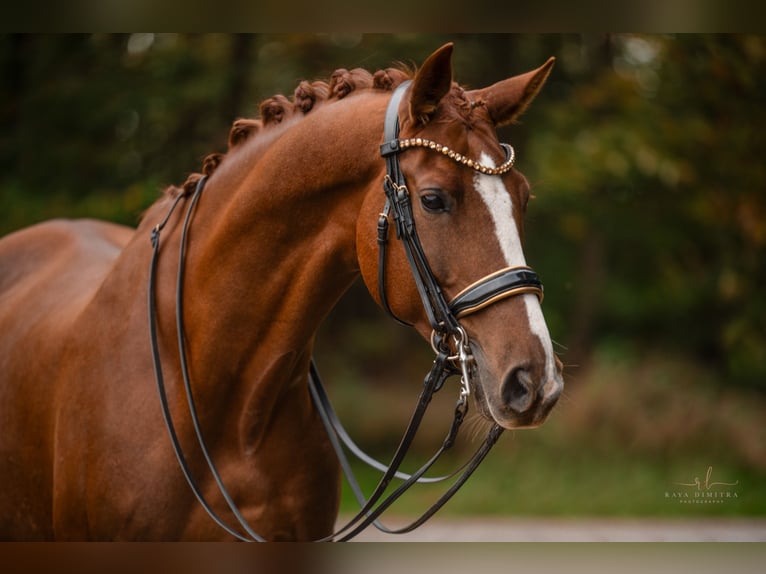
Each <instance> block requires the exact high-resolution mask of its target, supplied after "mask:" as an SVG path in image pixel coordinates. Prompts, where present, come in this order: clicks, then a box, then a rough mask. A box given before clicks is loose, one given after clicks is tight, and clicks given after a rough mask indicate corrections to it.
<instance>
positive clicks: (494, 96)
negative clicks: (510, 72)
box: [466, 58, 556, 126]
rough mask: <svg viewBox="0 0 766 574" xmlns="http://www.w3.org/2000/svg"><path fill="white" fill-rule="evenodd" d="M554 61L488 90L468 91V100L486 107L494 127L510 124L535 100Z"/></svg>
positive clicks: (553, 59) (503, 81)
mask: <svg viewBox="0 0 766 574" xmlns="http://www.w3.org/2000/svg"><path fill="white" fill-rule="evenodd" d="M555 61H556V58H549V59H548V61H547V62H545V64H543V65H542V66H540V67H539V68H537V69H536V70H533V71H531V72H527V73H526V74H521V75H520V76H514V77H513V78H508V79H507V80H502V81H500V82H497V83H496V84H492V85H491V86H489V87H488V88H483V89H481V90H473V91H470V92H468V93H467V94H466V95H467V96H468V98H469V99H471V100H474V101H475V102H477V103H479V102H482V103H483V104H484V105H485V106H486V108H487V111H489V116H490V118H491V119H492V122H493V123H494V124H495V125H496V126H504V125H506V124H510V123H511V122H513V121H515V120H516V119H517V118H518V117H519V116H520V115H521V114H523V113H524V110H526V109H527V107H528V106H529V104H530V103H532V100H534V99H535V96H537V94H538V93H539V92H540V90H541V89H542V87H543V84H545V80H547V79H548V76H549V75H550V73H551V70H552V69H553V64H554V62H555Z"/></svg>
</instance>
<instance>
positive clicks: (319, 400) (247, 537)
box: [148, 82, 542, 542]
mask: <svg viewBox="0 0 766 574" xmlns="http://www.w3.org/2000/svg"><path fill="white" fill-rule="evenodd" d="M407 85H409V82H405V83H403V84H402V85H400V86H399V87H398V88H397V89H396V90H395V91H394V94H393V95H392V97H391V100H390V102H389V105H388V110H387V112H386V120H385V130H384V132H385V143H384V144H383V145H382V146H381V154H382V156H383V157H384V158H385V159H386V166H387V175H386V178H385V181H384V185H383V187H384V191H385V195H386V206H385V208H384V211H383V213H382V214H381V218H380V220H379V222H378V242H379V245H380V260H379V282H380V284H379V285H380V297H381V303H382V304H383V307H384V308H385V309H386V310H387V311H388V312H389V313H390V314H391V315H392V316H393V317H394V318H396V316H395V315H394V313H393V312H392V311H391V309H390V307H389V305H388V302H387V300H386V296H385V260H386V256H385V253H386V251H385V248H386V244H387V235H388V219H389V215H391V217H392V219H393V221H394V223H395V226H396V235H397V238H398V239H400V240H401V241H402V244H403V246H404V250H405V253H406V255H407V259H408V261H409V264H410V268H411V270H412V273H413V277H414V278H415V283H416V285H417V288H418V292H419V294H420V297H421V299H422V301H423V307H424V309H425V312H426V315H427V316H428V321H429V323H430V325H431V327H432V329H433V334H432V337H431V344H432V347H433V348H434V352H435V353H436V357H435V359H434V363H433V366H432V368H431V370H430V371H429V373H428V374H427V375H426V377H425V379H424V381H423V386H422V389H421V392H420V395H419V397H418V400H417V403H416V406H415V409H414V411H413V414H412V416H411V418H410V421H409V423H408V425H407V428H406V429H405V431H404V434H403V436H402V439H401V441H400V443H399V446H398V447H397V449H396V452H395V453H394V455H393V457H392V460H391V462H390V463H389V464H388V465H383V464H381V463H378V462H377V461H374V460H372V459H370V457H368V456H367V455H364V453H361V454H360V453H359V449H358V447H357V446H356V445H355V444H354V443H353V441H351V439H350V438H349V437H348V434H347V433H346V431H345V429H344V428H343V426H342V425H341V423H340V421H339V420H338V418H337V416H336V414H335V412H334V410H333V408H332V405H331V404H330V401H329V398H328V397H327V393H326V391H325V390H324V386H323V384H322V382H321V379H320V377H319V373H318V371H317V369H316V366H315V364H314V361H313V359H312V361H311V364H310V370H309V391H310V393H311V396H312V399H313V401H314V403H315V406H316V408H317V411H318V413H319V415H320V418H321V419H322V422H323V423H324V425H325V428H326V429H327V432H328V436H329V439H330V442H331V443H332V445H333V447H334V448H335V451H336V454H337V456H338V459H339V461H340V464H341V466H342V468H343V471H344V473H345V474H346V477H347V479H348V482H349V484H350V486H351V488H352V490H353V491H354V494H355V496H356V497H357V499H358V501H359V504H360V506H361V510H360V511H359V512H358V513H357V514H356V515H355V516H354V517H353V518H352V519H351V520H350V521H349V522H348V523H347V524H346V525H345V526H344V527H343V528H341V529H340V530H338V531H336V532H335V533H333V534H332V535H330V536H328V537H326V538H323V539H321V540H320V541H330V540H335V539H337V540H339V541H346V540H350V539H351V538H353V537H354V536H356V535H357V534H359V533H360V532H362V531H363V530H364V529H365V528H367V527H368V526H369V525H370V524H374V525H375V526H376V527H377V528H378V529H380V530H382V531H384V532H387V533H390V534H402V533H405V532H410V531H412V530H414V529H415V528H417V527H418V526H420V525H422V524H423V523H424V522H425V521H426V520H428V519H429V518H430V517H431V516H433V515H434V514H435V513H436V512H437V511H438V510H439V509H440V508H441V507H442V506H443V505H444V504H445V503H446V502H447V501H448V500H449V499H450V498H451V497H452V496H453V495H454V494H455V493H456V492H457V490H458V489H459V488H460V487H461V486H462V485H463V484H464V483H465V481H466V480H467V479H468V478H469V477H470V476H471V474H472V473H473V472H474V471H475V470H476V468H478V466H479V464H480V463H481V461H482V460H483V459H484V457H485V456H486V455H487V454H488V453H489V451H490V449H491V448H492V446H494V444H495V443H496V442H497V440H498V438H499V437H500V435H501V434H502V432H503V429H502V427H500V426H499V425H497V424H493V426H492V427H491V429H490V430H489V432H488V433H487V437H486V438H485V440H484V442H483V443H482V444H481V445H480V446H479V448H478V449H477V451H476V452H475V453H474V455H473V456H472V457H471V458H470V459H469V460H468V462H467V463H466V464H465V465H463V467H461V468H459V469H458V470H457V471H455V472H454V473H453V474H451V475H448V476H444V477H438V478H428V477H425V473H426V472H427V471H428V470H429V469H430V468H431V467H432V466H433V465H434V463H435V462H436V461H437V460H438V459H439V458H440V457H441V455H442V454H443V453H444V452H445V451H447V450H448V449H450V448H451V447H452V446H453V445H454V443H455V439H456V437H457V433H458V430H459V429H460V425H461V424H462V422H463V420H464V418H465V415H466V413H467V410H468V401H467V397H468V394H469V392H470V390H469V389H470V387H469V382H470V370H471V364H472V362H473V358H472V356H471V354H470V347H469V341H468V336H467V334H466V332H465V330H464V329H463V328H462V326H461V325H460V323H459V321H458V319H459V318H461V317H463V316H465V315H468V314H470V313H475V312H477V311H479V310H480V309H483V308H484V307H486V306H488V305H491V304H492V303H494V302H495V301H498V300H500V299H503V298H506V297H510V296H512V295H516V294H519V293H535V294H536V295H537V296H538V297H540V298H542V284H541V283H540V280H539V278H538V277H537V275H536V274H535V272H534V271H532V270H531V269H530V268H528V267H518V268H508V269H502V270H500V271H498V272H495V273H492V274H491V275H488V276H487V277H485V278H483V279H481V280H480V281H478V282H476V283H473V284H472V285H470V286H468V287H467V288H466V289H464V290H463V291H462V292H461V293H460V294H458V295H457V296H456V297H455V298H453V300H452V301H450V302H447V301H446V300H445V298H444V295H443V293H442V291H441V289H440V287H439V283H438V281H437V280H436V278H435V277H434V275H433V273H432V272H431V269H430V266H429V265H428V259H427V258H426V255H425V253H424V252H423V248H422V246H421V244H420V240H419V239H418V235H417V231H416V229H415V220H414V217H413V213H412V206H411V203H410V198H409V191H408V189H407V186H406V182H405V179H404V175H403V173H402V172H401V169H400V167H399V161H398V154H399V153H400V152H401V151H403V149H406V147H405V146H402V145H401V142H400V140H399V139H398V132H399V119H398V111H397V110H398V107H399V103H400V101H401V99H402V96H403V94H404V91H405V89H406V87H407ZM503 145H504V148H505V149H506V151H507V153H509V154H512V153H513V152H512V148H510V146H507V145H506V144H503ZM445 149H446V148H445ZM508 150H510V152H509V151H508ZM512 160H513V157H512V155H510V156H509V158H508V160H507V161H506V164H504V165H511V164H512ZM206 181H207V177H202V178H201V179H200V180H199V181H198V183H197V186H196V189H195V191H194V193H193V194H192V195H191V198H190V200H189V204H188V207H187V210H186V215H185V217H184V219H183V224H182V231H181V242H180V247H179V261H178V276H177V283H176V334H177V343H178V350H179V358H180V362H181V375H182V379H183V383H184V389H185V392H186V397H187V402H188V407H189V413H190V417H191V420H192V423H193V427H194V430H195V434H196V437H197V441H198V443H199V446H200V450H201V451H202V453H203V455H204V458H205V461H206V463H207V467H208V469H209V470H210V472H211V474H212V476H213V478H214V479H215V482H216V485H217V487H218V490H219V492H220V493H221V495H222V496H223V498H224V500H225V501H226V503H227V505H228V507H229V509H230V510H231V511H232V513H233V514H234V516H235V518H236V520H237V522H238V523H239V526H240V528H239V529H237V528H235V527H232V526H230V525H229V524H227V523H226V522H225V521H224V520H223V519H222V518H221V517H220V516H218V514H217V513H216V512H215V511H214V510H213V508H212V507H211V505H210V504H209V503H208V502H207V500H206V499H205V497H204V495H203V494H202V489H201V488H200V486H199V485H198V484H197V481H196V480H195V479H194V477H193V476H192V474H191V472H190V468H189V464H188V461H187V459H186V457H185V455H184V452H183V449H182V447H181V444H180V441H179V439H178V435H177V433H176V430H175V425H174V423H173V420H172V416H171V413H170V407H169V404H168V399H167V393H166V390H165V382H164V377H163V372H162V363H161V357H160V347H159V342H158V335H157V309H156V302H155V298H156V272H157V262H158V260H159V254H160V234H161V232H162V231H163V229H164V228H165V226H166V225H167V223H168V221H169V220H170V218H171V215H172V214H173V212H174V210H175V209H176V207H177V205H178V204H179V203H180V201H181V200H182V199H184V198H186V197H187V195H186V194H183V193H182V194H179V195H178V196H177V197H176V198H175V200H174V202H173V204H172V205H171V207H170V210H169V211H168V213H167V215H166V216H165V218H164V219H163V221H162V222H161V223H159V224H158V225H156V226H155V227H154V228H153V229H152V234H151V242H152V247H153V253H152V258H151V263H150V268H149V285H148V314H149V338H150V343H151V349H152V362H153V367H154V373H155V380H156V383H157V388H158V392H159V397H160V403H161V407H162V413H163V417H164V419H165V424H166V426H167V429H168V433H169V436H170V439H171V443H172V446H173V450H174V452H175V455H176V457H177V459H178V462H179V465H180V467H181V470H182V472H183V474H184V477H185V478H186V481H187V482H188V484H189V486H190V488H191V490H192V492H193V493H194V496H195V497H196V498H197V500H198V502H199V503H200V504H201V505H202V507H203V508H204V510H205V511H206V512H207V514H208V515H209V516H210V518H211V519H212V520H213V521H215V522H216V524H218V525H219V526H220V527H221V528H222V529H224V530H225V531H226V532H227V533H229V534H230V535H231V536H233V537H234V538H236V539H237V540H241V541H247V542H251V541H258V542H263V541H265V539H264V538H263V537H261V536H260V535H258V533H256V532H255V531H254V530H253V529H252V528H251V527H250V525H249V524H248V523H247V521H246V520H245V519H244V517H243V516H242V514H241V513H240V511H239V509H238V507H237V505H236V504H235V503H234V501H233V500H232V498H231V496H230V495H229V493H228V491H227V489H226V487H225V485H224V483H223V480H222V479H221V476H220V474H219V473H218V470H217V468H216V465H215V463H214V461H213V458H212V456H211V454H210V451H209V449H208V447H207V444H206V442H205V440H204V437H203V434H202V430H201V428H200V424H199V417H198V414H197V409H196V406H195V402H194V397H193V395H192V389H191V381H190V376H189V368H188V364H187V357H186V351H185V349H186V345H187V336H186V332H185V326H184V319H183V278H184V270H185V252H186V242H187V232H188V229H189V226H190V224H191V220H192V217H193V214H194V211H195V208H196V205H197V202H198V200H199V197H200V195H201V193H202V191H203V189H204V187H205V183H206ZM397 320H398V319H397ZM453 375H460V377H461V390H460V394H459V397H458V399H457V402H456V404H455V411H454V416H453V420H452V423H451V425H450V427H449V429H448V431H447V433H446V436H445V438H444V441H443V442H442V445H441V447H440V448H439V449H438V450H437V451H436V453H435V454H434V455H433V456H432V457H431V458H430V459H429V460H428V461H427V462H426V463H425V464H423V465H422V466H421V467H420V468H419V469H418V470H417V471H415V472H414V473H412V474H405V473H402V472H400V471H399V467H400V466H401V464H402V462H403V460H404V458H405V456H406V454H407V452H408V451H409V448H410V445H411V444H412V441H413V439H414V437H415V434H416V432H417V430H418V428H419V426H420V423H421V422H422V420H423V417H424V415H425V411H426V408H427V407H428V405H429V403H430V401H431V398H432V397H433V394H434V393H435V392H437V391H439V390H440V389H441V388H442V387H443V386H444V383H445V381H446V380H447V379H448V378H449V377H451V376H453ZM341 443H343V444H345V445H346V447H347V448H348V449H349V450H351V451H352V452H353V453H354V454H356V455H357V456H359V458H361V459H362V460H363V461H364V462H367V463H368V464H371V465H372V466H374V467H375V468H378V469H379V470H381V471H382V472H383V476H382V477H381V479H380V480H379V482H378V484H377V486H376V487H375V489H374V491H373V492H372V494H371V495H370V497H369V498H368V499H366V500H365V497H364V495H363V494H362V492H361V489H360V488H359V485H358V482H357V480H356V478H355V477H354V474H353V472H352V471H351V467H350V464H349V462H348V459H347V457H346V455H345V452H344V450H343V446H342V444H341ZM461 471H462V473H461ZM458 473H461V474H460V476H459V477H458V478H457V479H456V480H455V481H454V482H453V484H452V485H451V486H450V487H449V488H448V489H447V490H446V492H445V493H444V494H443V495H442V496H441V497H440V498H439V499H438V500H437V501H436V502H435V503H434V504H433V505H432V506H431V507H430V508H429V509H428V510H426V511H425V512H424V513H423V514H422V515H421V516H420V518H418V519H417V520H415V521H413V522H412V523H411V524H409V525H408V526H405V527H403V528H398V529H390V528H387V527H385V526H383V525H382V524H381V523H380V522H379V521H378V517H379V516H380V515H381V514H382V513H383V512H384V511H385V510H386V509H387V508H389V507H390V506H391V505H392V504H393V503H394V502H395V501H396V500H397V499H399V498H400V497H401V496H402V494H404V492H406V491H407V490H408V489H409V488H410V487H411V486H412V485H414V484H415V483H418V482H437V481H441V480H447V479H450V478H452V477H453V476H455V475H457V474H458ZM394 478H398V479H401V480H403V483H402V484H401V485H400V486H399V487H398V488H396V489H395V490H394V491H393V492H392V493H390V494H388V495H387V496H385V497H384V494H385V492H386V490H387V489H388V486H389V484H390V483H391V481H392V480H393V479H394Z"/></svg>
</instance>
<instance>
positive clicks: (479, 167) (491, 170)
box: [399, 138, 516, 175]
mask: <svg viewBox="0 0 766 574" xmlns="http://www.w3.org/2000/svg"><path fill="white" fill-rule="evenodd" d="M505 145H506V146H507V150H508V159H507V160H506V161H505V162H503V164H502V165H500V166H499V167H489V166H487V165H483V164H481V163H479V162H478V161H474V160H472V159H470V158H467V157H466V156H464V155H463V154H461V153H458V152H456V151H454V150H451V149H450V148H448V147H447V146H446V145H441V144H438V143H436V142H435V141H431V140H427V139H425V138H410V139H404V140H399V147H400V148H401V149H402V150H405V149H407V148H411V147H422V148H427V149H432V150H435V151H438V152H439V153H441V154H442V155H445V156H447V157H448V158H450V159H451V160H452V161H455V162H457V163H459V164H462V165H465V166H467V167H470V168H471V169H475V170H476V171H479V172H481V173H484V174H486V175H502V174H504V173H507V172H509V171H510V170H511V168H512V167H513V162H514V161H516V152H515V151H514V150H513V147H512V146H510V145H508V144H505Z"/></svg>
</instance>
